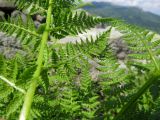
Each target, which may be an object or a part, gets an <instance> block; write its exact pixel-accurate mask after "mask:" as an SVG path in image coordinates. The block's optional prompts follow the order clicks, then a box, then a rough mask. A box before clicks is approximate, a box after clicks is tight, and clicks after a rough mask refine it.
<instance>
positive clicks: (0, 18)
mask: <svg viewBox="0 0 160 120" xmlns="http://www.w3.org/2000/svg"><path fill="white" fill-rule="evenodd" d="M4 15H5V13H4V12H3V11H0V22H1V21H4V20H5V17H4Z"/></svg>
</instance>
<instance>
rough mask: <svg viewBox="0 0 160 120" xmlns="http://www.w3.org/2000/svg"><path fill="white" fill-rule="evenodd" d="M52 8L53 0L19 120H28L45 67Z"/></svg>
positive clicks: (51, 0) (50, 1) (50, 3)
mask: <svg viewBox="0 0 160 120" xmlns="http://www.w3.org/2000/svg"><path fill="white" fill-rule="evenodd" d="M52 6H53V0H49V7H48V11H47V20H46V27H45V30H44V32H43V35H42V40H41V45H40V51H39V54H38V59H37V68H36V71H35V72H34V74H33V77H32V83H31V84H30V87H29V89H28V91H27V93H26V96H25V99H24V104H23V107H22V110H21V113H20V117H19V120H26V119H27V118H28V115H29V112H30V109H31V105H32V102H33V97H34V93H35V90H36V87H37V84H38V79H39V76H40V72H41V68H42V65H43V52H44V49H45V47H46V45H47V39H48V36H49V29H50V24H51V15H52Z"/></svg>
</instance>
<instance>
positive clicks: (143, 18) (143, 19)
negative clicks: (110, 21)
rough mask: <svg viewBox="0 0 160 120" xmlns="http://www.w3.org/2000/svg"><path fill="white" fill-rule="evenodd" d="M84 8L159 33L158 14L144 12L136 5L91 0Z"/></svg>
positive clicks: (159, 22)
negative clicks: (91, 2) (126, 5)
mask: <svg viewBox="0 0 160 120" xmlns="http://www.w3.org/2000/svg"><path fill="white" fill-rule="evenodd" d="M85 9H86V10H87V11H88V12H90V13H92V14H94V15H98V16H102V17H113V18H119V19H123V20H124V21H126V22H128V23H130V24H134V25H138V26H141V27H144V28H147V29H150V30H153V31H155V32H157V33H160V16H158V15H155V14H153V13H150V12H145V11H143V10H141V9H140V8H137V7H124V6H117V5H113V4H110V3H107V2H93V6H90V7H85Z"/></svg>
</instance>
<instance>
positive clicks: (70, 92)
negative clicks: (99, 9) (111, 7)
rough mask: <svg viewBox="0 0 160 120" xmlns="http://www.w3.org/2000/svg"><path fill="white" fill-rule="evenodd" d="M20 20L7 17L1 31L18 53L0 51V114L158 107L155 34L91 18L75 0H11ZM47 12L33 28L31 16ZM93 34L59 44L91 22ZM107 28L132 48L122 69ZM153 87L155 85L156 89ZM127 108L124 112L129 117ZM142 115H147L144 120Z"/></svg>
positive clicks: (45, 115) (103, 114)
mask: <svg viewBox="0 0 160 120" xmlns="http://www.w3.org/2000/svg"><path fill="white" fill-rule="evenodd" d="M14 3H15V5H16V6H17V8H18V9H20V10H22V11H28V16H27V20H26V21H24V20H23V19H22V18H21V17H20V16H19V17H18V18H8V19H6V20H5V21H3V22H0V30H1V31H2V32H4V33H5V34H6V35H8V36H14V37H16V38H18V39H17V41H18V40H19V41H20V44H21V46H22V47H21V48H20V49H22V50H23V51H24V53H25V54H22V53H16V54H15V55H14V56H13V57H12V58H10V59H8V58H6V57H5V56H4V55H0V66H1V67H0V117H1V118H4V119H8V120H11V119H18V118H19V120H26V119H29V120H32V119H33V120H34V119H37V120H39V119H40V120H43V119H45V120H57V119H59V120H64V119H66V120H71V119H82V120H86V119H96V120H102V119H106V120H112V119H118V120H121V119H122V120H129V119H135V118H136V119H141V118H143V117H144V116H147V117H148V118H149V119H154V118H155V117H156V116H155V115H157V111H158V110H159V107H157V106H159V92H155V91H156V90H155V89H158V90H159V86H158V84H159V78H160V74H159V73H160V71H159V52H160V51H159V43H160V40H159V39H155V35H156V34H155V33H153V32H151V31H149V30H145V29H143V28H139V27H137V26H132V25H129V24H126V23H124V22H123V21H120V20H116V19H112V18H100V17H95V16H94V17H93V16H92V15H89V14H88V13H86V12H85V11H83V10H79V9H77V8H80V6H83V5H84V4H83V2H82V1H81V0H47V1H44V0H17V1H14ZM34 14H39V15H42V16H45V17H46V23H44V24H42V25H40V27H39V28H38V29H37V28H36V27H35V25H34V22H33V20H32V17H31V16H32V15H34ZM100 23H103V24H107V25H108V28H107V29H106V31H105V32H103V33H102V34H98V35H97V37H96V38H93V37H92V36H91V37H90V38H89V37H88V38H86V39H81V41H80V42H78V41H77V42H75V43H66V44H60V43H59V42H57V41H58V40H60V39H62V38H65V37H67V36H77V35H79V34H81V33H85V32H87V30H90V29H91V28H94V27H95V26H96V25H97V24H100ZM113 28H114V29H116V30H118V31H119V32H121V33H122V34H123V36H122V38H123V41H124V42H125V43H126V45H127V47H128V49H129V50H130V51H131V53H130V54H128V55H127V58H126V60H125V61H124V65H125V67H123V68H122V67H121V65H120V63H119V60H118V59H117V58H116V56H115V51H114V50H113V49H112V46H111V44H110V38H111V33H112V32H113ZM158 90H157V91H158ZM127 114H130V116H128V115H127ZM147 117H146V118H144V119H148V118H147Z"/></svg>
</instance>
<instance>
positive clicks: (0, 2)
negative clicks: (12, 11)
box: [0, 0, 14, 7]
mask: <svg viewBox="0 0 160 120" xmlns="http://www.w3.org/2000/svg"><path fill="white" fill-rule="evenodd" d="M0 7H14V3H13V2H11V1H8V0H0Z"/></svg>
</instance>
